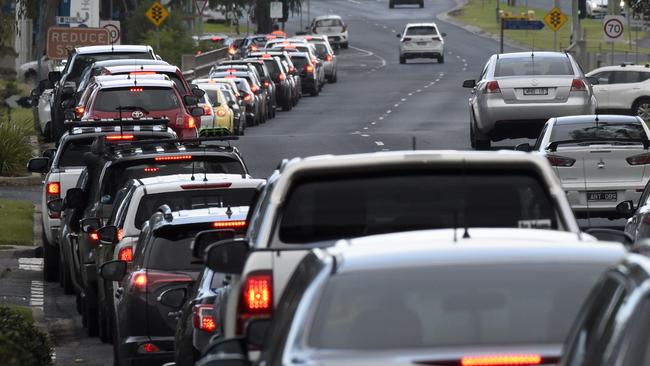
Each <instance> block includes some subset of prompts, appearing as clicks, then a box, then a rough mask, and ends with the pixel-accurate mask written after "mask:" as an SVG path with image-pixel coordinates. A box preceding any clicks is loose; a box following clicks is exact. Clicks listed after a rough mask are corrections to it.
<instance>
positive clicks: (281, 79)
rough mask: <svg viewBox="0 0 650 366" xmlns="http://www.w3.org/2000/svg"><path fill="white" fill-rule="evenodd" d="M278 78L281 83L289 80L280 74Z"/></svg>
mask: <svg viewBox="0 0 650 366" xmlns="http://www.w3.org/2000/svg"><path fill="white" fill-rule="evenodd" d="M278 78H279V79H280V81H285V80H286V79H287V77H286V76H285V75H284V74H280V76H278Z"/></svg>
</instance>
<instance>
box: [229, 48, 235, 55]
mask: <svg viewBox="0 0 650 366" xmlns="http://www.w3.org/2000/svg"><path fill="white" fill-rule="evenodd" d="M228 53H229V54H231V55H234V54H235V53H237V50H236V49H235V48H233V47H230V48H228Z"/></svg>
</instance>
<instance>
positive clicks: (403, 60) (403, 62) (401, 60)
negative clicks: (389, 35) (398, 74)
mask: <svg viewBox="0 0 650 366" xmlns="http://www.w3.org/2000/svg"><path fill="white" fill-rule="evenodd" d="M399 63H400V64H405V63H406V57H404V56H400V57H399Z"/></svg>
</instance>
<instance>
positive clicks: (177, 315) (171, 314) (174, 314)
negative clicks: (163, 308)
mask: <svg viewBox="0 0 650 366" xmlns="http://www.w3.org/2000/svg"><path fill="white" fill-rule="evenodd" d="M181 315H183V311H182V310H179V311H170V312H169V313H167V316H168V317H170V318H176V319H179V318H180V317H181Z"/></svg>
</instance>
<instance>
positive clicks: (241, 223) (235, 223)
mask: <svg viewBox="0 0 650 366" xmlns="http://www.w3.org/2000/svg"><path fill="white" fill-rule="evenodd" d="M212 227H213V228H215V229H226V228H227V229H231V228H232V229H235V228H243V227H246V220H232V221H215V222H213V223H212Z"/></svg>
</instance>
